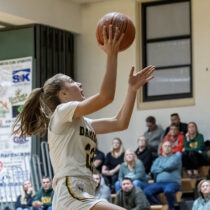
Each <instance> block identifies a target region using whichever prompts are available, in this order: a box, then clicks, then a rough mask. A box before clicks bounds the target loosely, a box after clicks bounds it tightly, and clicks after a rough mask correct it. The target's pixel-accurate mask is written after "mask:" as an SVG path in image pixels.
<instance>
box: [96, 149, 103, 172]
mask: <svg viewBox="0 0 210 210" xmlns="http://www.w3.org/2000/svg"><path fill="white" fill-rule="evenodd" d="M104 160H105V155H104V153H103V152H102V151H100V150H98V149H96V151H95V158H94V160H93V167H94V168H95V169H96V170H97V171H99V172H100V173H101V169H102V166H103V164H104Z"/></svg>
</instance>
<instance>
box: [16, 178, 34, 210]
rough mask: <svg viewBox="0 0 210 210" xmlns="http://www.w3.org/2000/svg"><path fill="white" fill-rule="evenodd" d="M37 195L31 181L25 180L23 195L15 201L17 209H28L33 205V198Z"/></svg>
mask: <svg viewBox="0 0 210 210" xmlns="http://www.w3.org/2000/svg"><path fill="white" fill-rule="evenodd" d="M34 195H35V193H34V189H33V188H32V185H31V182H30V181H29V180H26V181H24V182H23V190H22V193H21V195H19V196H18V197H17V201H16V203H15V209H16V210H28V209H30V208H31V207H32V199H33V196H34Z"/></svg>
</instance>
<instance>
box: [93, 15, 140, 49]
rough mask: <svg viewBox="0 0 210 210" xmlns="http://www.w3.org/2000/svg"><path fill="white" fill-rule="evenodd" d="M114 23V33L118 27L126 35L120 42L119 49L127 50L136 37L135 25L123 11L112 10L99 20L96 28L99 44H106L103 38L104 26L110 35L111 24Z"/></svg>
mask: <svg viewBox="0 0 210 210" xmlns="http://www.w3.org/2000/svg"><path fill="white" fill-rule="evenodd" d="M110 24H112V30H113V33H112V35H114V32H115V30H116V27H118V28H119V32H120V35H121V34H122V33H124V34H125V35H124V37H123V39H122V41H121V43H120V47H119V51H123V50H126V49H127V48H128V47H130V45H131V44H132V43H133V40H134V38H135V33H136V30H135V26H134V24H133V22H132V20H131V19H130V18H129V17H127V16H125V15H124V14H122V13H119V12H111V13H107V14H106V15H104V16H103V17H102V18H101V19H100V20H99V22H98V24H97V28H96V38H97V41H98V43H99V44H101V45H103V44H104V39H103V27H104V25H105V26H106V32H107V36H108V35H109V33H108V30H109V25H110Z"/></svg>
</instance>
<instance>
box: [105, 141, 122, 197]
mask: <svg viewBox="0 0 210 210" xmlns="http://www.w3.org/2000/svg"><path fill="white" fill-rule="evenodd" d="M123 159H124V148H123V144H122V141H121V139H120V138H114V139H113V141H112V150H111V152H109V153H108V154H107V155H106V158H105V162H104V165H103V167H102V174H103V177H104V180H105V183H106V184H107V185H108V186H109V188H110V189H111V193H115V188H114V184H115V182H116V181H117V180H118V173H119V169H120V164H121V163H122V162H123Z"/></svg>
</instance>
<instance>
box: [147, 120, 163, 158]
mask: <svg viewBox="0 0 210 210" xmlns="http://www.w3.org/2000/svg"><path fill="white" fill-rule="evenodd" d="M146 125H147V127H148V130H147V131H146V132H145V133H144V136H145V138H146V139H147V140H148V142H147V144H148V146H149V147H150V148H151V150H152V152H153V154H154V155H156V156H157V151H158V146H159V144H160V142H161V140H162V137H163V132H164V131H163V129H162V128H161V127H160V126H158V125H156V120H155V118H154V117H153V116H149V117H147V118H146Z"/></svg>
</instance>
